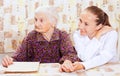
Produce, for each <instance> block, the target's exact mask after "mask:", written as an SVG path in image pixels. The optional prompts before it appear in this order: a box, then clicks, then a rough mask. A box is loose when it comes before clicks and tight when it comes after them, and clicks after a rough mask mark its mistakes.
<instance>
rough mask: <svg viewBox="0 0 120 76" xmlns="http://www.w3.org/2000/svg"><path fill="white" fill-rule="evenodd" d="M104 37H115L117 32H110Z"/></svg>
mask: <svg viewBox="0 0 120 76" xmlns="http://www.w3.org/2000/svg"><path fill="white" fill-rule="evenodd" d="M105 35H106V36H111V37H117V36H118V32H117V31H116V30H111V31H109V32H107V33H106V34H105Z"/></svg>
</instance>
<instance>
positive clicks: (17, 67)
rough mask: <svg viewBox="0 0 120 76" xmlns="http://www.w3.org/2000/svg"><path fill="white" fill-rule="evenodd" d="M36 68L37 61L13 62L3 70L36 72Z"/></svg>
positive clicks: (37, 67)
mask: <svg viewBox="0 0 120 76" xmlns="http://www.w3.org/2000/svg"><path fill="white" fill-rule="evenodd" d="M38 69H39V62H13V64H12V65H9V66H8V67H7V68H6V70H5V72H37V71H38Z"/></svg>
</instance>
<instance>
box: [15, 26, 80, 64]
mask: <svg viewBox="0 0 120 76" xmlns="http://www.w3.org/2000/svg"><path fill="white" fill-rule="evenodd" d="M13 58H14V60H15V61H39V62H41V63H57V62H60V63H63V62H64V60H66V59H68V60H71V61H72V62H74V61H79V58H78V57H77V54H76V51H75V50H74V49H73V46H72V42H71V40H70V37H69V35H68V34H67V33H66V32H65V31H60V30H58V29H57V28H55V29H54V32H53V35H52V37H51V40H50V41H49V42H48V41H47V40H46V39H45V38H44V37H43V36H42V34H41V33H39V32H37V31H35V30H33V31H31V32H30V33H29V34H28V35H27V37H26V38H24V40H23V41H22V44H21V45H20V47H19V48H18V49H17V51H16V53H15V54H14V56H13Z"/></svg>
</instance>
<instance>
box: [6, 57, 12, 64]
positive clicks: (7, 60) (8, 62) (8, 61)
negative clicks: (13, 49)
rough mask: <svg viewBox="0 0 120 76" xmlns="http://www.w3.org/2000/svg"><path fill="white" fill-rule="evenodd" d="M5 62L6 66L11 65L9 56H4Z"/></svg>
mask: <svg viewBox="0 0 120 76" xmlns="http://www.w3.org/2000/svg"><path fill="white" fill-rule="evenodd" d="M6 62H7V64H8V65H10V64H11V58H10V57H9V56H6Z"/></svg>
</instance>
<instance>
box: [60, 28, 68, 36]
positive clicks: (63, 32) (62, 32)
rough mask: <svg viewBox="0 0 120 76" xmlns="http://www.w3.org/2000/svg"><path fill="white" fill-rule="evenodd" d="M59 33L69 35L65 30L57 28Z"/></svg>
mask: <svg viewBox="0 0 120 76" xmlns="http://www.w3.org/2000/svg"><path fill="white" fill-rule="evenodd" d="M58 30H59V29H58ZM59 33H60V35H61V36H68V35H69V33H67V32H66V31H63V30H59Z"/></svg>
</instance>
